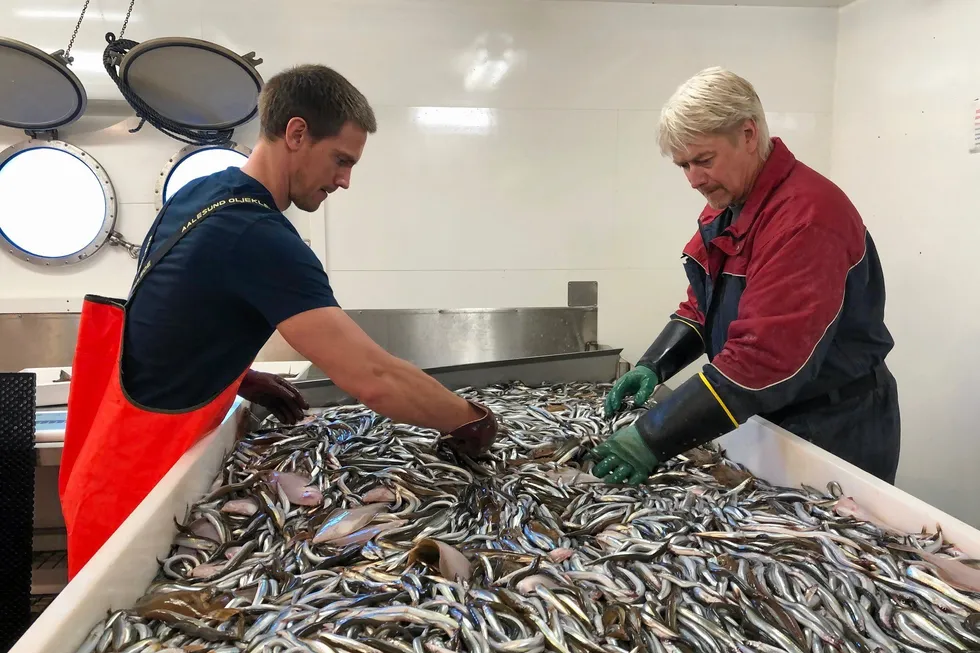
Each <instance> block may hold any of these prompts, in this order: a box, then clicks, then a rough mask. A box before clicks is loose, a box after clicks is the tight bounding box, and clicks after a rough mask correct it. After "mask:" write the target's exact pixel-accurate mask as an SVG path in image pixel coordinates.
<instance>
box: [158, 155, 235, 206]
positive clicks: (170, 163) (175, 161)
mask: <svg viewBox="0 0 980 653" xmlns="http://www.w3.org/2000/svg"><path fill="white" fill-rule="evenodd" d="M203 150H232V151H234V152H238V153H239V154H244V155H245V158H248V157H249V156H250V155H251V154H252V148H250V147H248V146H247V145H242V144H240V143H237V142H235V141H228V142H227V143H225V144H223V145H185V146H184V147H182V148H180V149H179V150H177V152H176V153H175V154H174V155H173V156H172V157H170V159H168V160H167V162H166V163H165V164H164V166H163V170H161V171H160V175H159V176H158V177H157V185H156V188H155V189H154V191H153V203H154V205H155V206H156V209H157V211H159V210H160V209H162V208H163V191H164V190H165V189H166V188H167V182H168V181H170V175H171V174H173V172H174V170H176V169H177V166H179V165H180V164H181V162H182V161H183V160H184V159H186V158H188V157H190V156H191V155H193V154H196V153H197V152H201V151H203Z"/></svg>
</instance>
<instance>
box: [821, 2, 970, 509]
mask: <svg viewBox="0 0 980 653" xmlns="http://www.w3.org/2000/svg"><path fill="white" fill-rule="evenodd" d="M977 25H980V2H977V1H976V0H859V1H858V2H857V3H855V4H854V5H851V6H849V7H845V8H844V9H842V10H841V12H840V34H839V50H838V61H837V88H836V99H835V104H834V143H833V165H832V168H831V170H832V173H833V178H834V180H835V181H837V182H838V183H839V184H840V185H841V186H842V187H843V188H844V190H845V191H846V192H847V193H848V195H849V196H850V197H851V199H852V200H853V201H854V202H855V204H856V205H857V207H858V208H859V210H860V211H861V212H862V215H863V216H864V219H865V221H866V222H867V224H868V226H869V228H870V229H871V231H872V235H873V236H874V238H875V240H876V242H877V244H878V247H879V250H880V253H881V258H882V263H883V265H884V268H885V281H886V287H887V292H888V299H887V305H886V310H887V316H886V317H887V322H888V326H889V328H890V329H891V330H892V333H893V334H894V336H895V339H896V347H895V352H894V353H893V354H892V356H891V357H890V358H889V364H890V365H891V367H892V369H893V370H894V372H895V375H896V376H897V378H898V381H899V394H900V397H901V408H902V431H903V435H904V437H903V442H902V461H901V467H900V469H899V476H898V483H899V485H900V486H901V487H902V488H903V489H905V490H907V491H909V492H911V493H912V494H915V495H916V496H918V497H920V498H922V499H923V500H925V501H927V502H929V503H932V504H934V505H936V506H937V507H940V508H943V509H945V510H947V511H948V512H952V513H954V514H956V515H957V516H959V517H961V518H962V519H964V520H966V521H969V522H971V523H973V524H975V525H980V501H977V497H980V473H978V470H980V439H978V437H980V401H978V400H977V392H978V388H980V372H978V369H980V293H977V292H976V290H975V287H976V283H975V278H976V273H975V265H976V263H975V262H976V260H977V253H976V243H977V242H978V240H980V222H978V221H977V215H978V210H977V189H980V154H972V155H971V154H969V149H970V147H971V144H972V138H973V128H972V115H973V101H974V99H975V98H977V97H980V41H978V40H977V37H976V27H977Z"/></svg>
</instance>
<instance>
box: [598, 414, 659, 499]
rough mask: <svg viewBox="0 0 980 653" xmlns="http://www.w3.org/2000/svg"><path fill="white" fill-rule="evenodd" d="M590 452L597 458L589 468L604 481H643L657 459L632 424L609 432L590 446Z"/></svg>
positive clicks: (651, 471)
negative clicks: (594, 446) (611, 432)
mask: <svg viewBox="0 0 980 653" xmlns="http://www.w3.org/2000/svg"><path fill="white" fill-rule="evenodd" d="M591 456H592V457H593V458H594V459H596V460H598V461H599V463H598V464H597V465H596V466H595V468H594V469H593V470H592V475H593V476H597V477H599V478H601V479H603V480H604V481H605V482H606V483H623V482H626V483H627V484H628V485H639V484H640V483H642V482H643V481H645V480H646V479H647V477H648V476H650V474H652V473H653V470H654V468H656V466H657V464H658V462H659V461H658V460H657V457H656V456H655V455H653V452H652V451H650V448H649V447H647V444H646V442H644V441H643V437H642V436H641V435H640V433H639V431H637V430H636V427H635V426H633V425H630V426H627V427H625V428H622V429H620V430H618V431H616V432H615V433H613V434H612V435H611V436H609V439H608V440H606V441H605V442H603V443H602V444H600V445H599V446H598V447H596V448H595V449H593V450H592V452H591Z"/></svg>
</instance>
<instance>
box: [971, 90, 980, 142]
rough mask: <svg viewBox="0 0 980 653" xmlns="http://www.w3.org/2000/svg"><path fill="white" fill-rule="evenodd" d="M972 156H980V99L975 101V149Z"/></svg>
mask: <svg viewBox="0 0 980 653" xmlns="http://www.w3.org/2000/svg"><path fill="white" fill-rule="evenodd" d="M970 152H971V153H972V154H980V98H977V99H975V100H974V101H973V148H972V149H971V150H970Z"/></svg>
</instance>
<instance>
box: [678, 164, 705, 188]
mask: <svg viewBox="0 0 980 653" xmlns="http://www.w3.org/2000/svg"><path fill="white" fill-rule="evenodd" d="M684 174H686V175H687V181H688V183H689V184H691V188H700V187H701V186H704V184H705V183H706V182H707V181H708V176H707V175H706V174H704V171H703V170H701V169H700V168H695V167H694V166H691V167H690V168H688V169H687V170H686V171H685V172H684Z"/></svg>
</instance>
